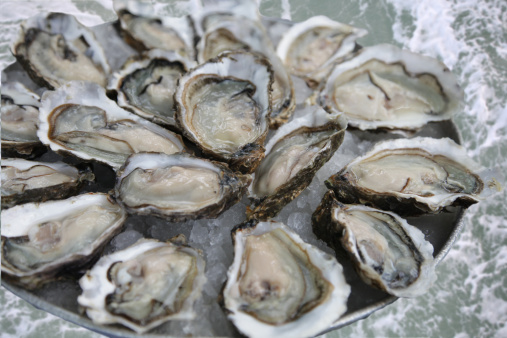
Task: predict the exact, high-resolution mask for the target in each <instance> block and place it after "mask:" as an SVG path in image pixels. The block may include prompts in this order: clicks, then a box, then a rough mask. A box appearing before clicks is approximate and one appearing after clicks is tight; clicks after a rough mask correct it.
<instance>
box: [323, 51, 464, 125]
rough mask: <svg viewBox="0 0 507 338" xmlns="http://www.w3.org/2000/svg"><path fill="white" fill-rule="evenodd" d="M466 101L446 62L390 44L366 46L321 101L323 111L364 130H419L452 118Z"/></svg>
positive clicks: (339, 69)
mask: <svg viewBox="0 0 507 338" xmlns="http://www.w3.org/2000/svg"><path fill="white" fill-rule="evenodd" d="M462 101H463V92H462V90H461V89H460V88H459V86H458V83H457V80H456V77H455V76H454V75H453V74H452V73H451V72H450V71H449V69H448V68H447V67H446V66H445V65H444V64H442V63H441V62H440V61H438V60H436V59H433V58H430V57H427V56H423V55H420V54H416V53H412V52H410V51H407V50H401V49H399V48H398V47H395V46H392V45H387V44H383V45H377V46H373V47H366V48H363V49H361V50H360V51H359V52H358V53H357V55H356V56H355V57H353V58H352V59H350V60H348V61H346V62H343V63H341V64H339V65H337V66H336V67H335V68H334V69H333V71H332V73H331V74H330V75H329V77H328V78H327V81H326V84H325V86H324V87H323V89H322V90H321V92H320V97H319V102H320V104H321V105H322V106H323V107H325V108H327V109H328V110H330V111H341V112H344V113H345V115H346V116H347V118H348V119H349V125H350V126H353V127H357V128H360V129H362V130H366V129H376V128H387V129H406V130H416V129H418V128H420V127H422V126H424V125H425V124H426V123H428V122H430V121H443V120H449V119H450V118H452V116H453V115H454V114H455V113H456V112H458V111H460V109H461V107H462Z"/></svg>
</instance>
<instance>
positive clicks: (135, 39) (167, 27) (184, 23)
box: [114, 0, 195, 60]
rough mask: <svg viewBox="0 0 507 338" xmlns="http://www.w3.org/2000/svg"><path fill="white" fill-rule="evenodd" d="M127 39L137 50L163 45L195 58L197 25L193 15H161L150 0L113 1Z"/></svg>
mask: <svg viewBox="0 0 507 338" xmlns="http://www.w3.org/2000/svg"><path fill="white" fill-rule="evenodd" d="M114 9H115V11H116V13H117V14H118V20H119V22H120V25H121V29H122V34H123V36H124V39H125V41H126V42H127V43H128V44H130V45H131V46H132V47H133V48H135V49H137V50H138V51H145V50H148V49H154V48H158V49H162V50H166V51H172V52H175V53H176V54H178V55H180V56H182V57H184V58H186V59H188V60H194V59H195V51H194V38H195V37H194V36H195V33H194V27H193V24H192V20H191V19H190V17H188V16H185V17H181V18H177V17H169V16H160V15H158V14H157V12H156V11H155V9H154V7H153V5H152V4H150V3H146V2H140V1H129V0H126V1H116V0H115V1H114Z"/></svg>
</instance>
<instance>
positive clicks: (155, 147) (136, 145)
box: [37, 81, 185, 169]
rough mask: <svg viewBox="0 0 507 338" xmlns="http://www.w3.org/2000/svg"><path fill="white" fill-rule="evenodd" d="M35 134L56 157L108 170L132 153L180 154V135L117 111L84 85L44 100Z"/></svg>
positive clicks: (101, 92)
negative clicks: (66, 155) (59, 154)
mask: <svg viewBox="0 0 507 338" xmlns="http://www.w3.org/2000/svg"><path fill="white" fill-rule="evenodd" d="M37 135H38V136H39V139H40V140H41V141H42V142H43V143H44V144H47V145H49V146H50V147H51V149H52V150H53V151H55V152H63V153H71V154H72V155H75V156H77V157H80V158H82V159H84V160H95V161H99V162H103V163H105V164H107V165H109V166H111V167H113V169H118V168H119V167H120V166H121V165H122V164H123V163H124V162H125V160H126V159H127V157H128V156H129V155H130V154H133V153H137V152H141V151H157V152H163V153H167V154H173V153H177V152H181V151H184V150H185V147H184V144H183V141H182V139H181V136H180V135H178V134H175V133H173V132H170V131H168V130H167V129H165V128H162V127H160V126H158V125H156V124H154V123H151V122H149V121H147V120H145V119H143V118H141V117H139V116H137V115H135V114H132V113H130V112H128V111H126V110H124V109H122V108H120V107H118V105H117V104H116V103H115V102H114V101H111V100H110V99H108V98H107V96H106V94H105V90H104V88H102V87H100V86H99V85H97V84H95V83H92V82H83V81H72V82H69V83H67V84H66V85H64V86H62V87H60V88H58V89H57V90H56V91H54V92H46V93H45V94H44V95H43V98H42V106H41V108H40V125H39V131H38V134H37Z"/></svg>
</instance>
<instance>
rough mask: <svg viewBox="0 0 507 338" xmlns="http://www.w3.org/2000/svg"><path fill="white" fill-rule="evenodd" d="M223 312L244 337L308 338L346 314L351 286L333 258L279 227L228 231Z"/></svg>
mask: <svg viewBox="0 0 507 338" xmlns="http://www.w3.org/2000/svg"><path fill="white" fill-rule="evenodd" d="M232 236H233V240H234V262H233V264H232V265H231V267H230V268H229V272H228V274H227V277H228V279H227V282H226V284H225V287H224V290H223V302H224V307H225V309H226V311H227V313H228V317H229V319H230V320H232V321H233V323H234V325H236V327H237V328H238V329H239V330H240V331H241V332H242V333H243V334H245V335H247V336H249V337H310V336H314V335H317V334H318V333H320V332H322V331H324V330H326V329H327V328H329V326H331V324H332V323H333V322H334V321H336V320H337V319H338V318H339V317H340V316H341V315H342V314H343V313H344V312H345V311H346V309H347V305H346V304H347V298H348V296H349V293H350V286H349V285H348V284H347V283H346V282H345V277H344V276H343V272H342V266H341V265H340V264H339V263H338V262H337V261H336V259H335V258H334V257H332V256H330V255H328V254H326V253H324V252H322V251H320V250H319V249H317V248H316V247H314V246H312V245H310V244H307V243H305V242H303V240H301V238H300V237H299V236H298V235H297V234H295V233H294V232H292V231H291V230H290V229H289V228H287V227H286V226H285V225H284V224H283V223H279V222H273V221H269V222H257V221H252V222H247V223H244V224H241V225H239V226H237V227H236V228H234V229H233V232H232Z"/></svg>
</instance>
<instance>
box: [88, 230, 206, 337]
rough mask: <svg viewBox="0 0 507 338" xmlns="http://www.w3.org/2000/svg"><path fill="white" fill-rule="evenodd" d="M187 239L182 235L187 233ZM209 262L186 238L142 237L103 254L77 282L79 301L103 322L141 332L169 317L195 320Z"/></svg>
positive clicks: (90, 314)
mask: <svg viewBox="0 0 507 338" xmlns="http://www.w3.org/2000/svg"><path fill="white" fill-rule="evenodd" d="M183 241H184V237H183ZM204 268H205V262H204V260H203V258H202V257H201V253H200V252H198V251H197V250H195V249H193V248H191V247H188V246H186V245H185V244H184V243H182V239H181V237H179V238H178V239H177V240H176V239H175V240H172V241H171V242H167V243H164V242H159V241H157V240H153V239H140V240H139V241H137V243H135V244H134V245H132V246H130V247H128V248H126V249H124V250H120V251H117V252H115V253H113V254H111V255H108V256H104V257H102V258H101V259H100V260H99V261H98V262H97V264H95V266H94V267H93V268H92V269H91V270H89V271H88V272H87V273H86V274H85V275H84V276H83V277H82V278H81V280H80V281H79V284H80V286H81V288H82V289H83V293H82V294H81V295H80V296H79V297H78V302H79V304H80V305H81V306H82V307H84V309H85V310H86V314H87V315H88V316H89V317H90V318H91V319H92V320H93V321H94V322H95V323H99V324H113V323H120V324H122V325H125V326H127V327H129V328H130V329H132V330H135V331H137V332H138V333H143V332H146V331H148V330H150V329H152V328H154V327H156V326H158V325H160V324H162V323H164V322H166V321H168V320H171V319H192V318H193V317H194V313H193V310H192V307H193V304H194V302H195V301H196V299H197V298H198V297H199V296H200V295H201V290H202V287H203V284H204V283H205V281H206V278H205V276H204Z"/></svg>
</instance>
